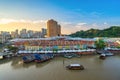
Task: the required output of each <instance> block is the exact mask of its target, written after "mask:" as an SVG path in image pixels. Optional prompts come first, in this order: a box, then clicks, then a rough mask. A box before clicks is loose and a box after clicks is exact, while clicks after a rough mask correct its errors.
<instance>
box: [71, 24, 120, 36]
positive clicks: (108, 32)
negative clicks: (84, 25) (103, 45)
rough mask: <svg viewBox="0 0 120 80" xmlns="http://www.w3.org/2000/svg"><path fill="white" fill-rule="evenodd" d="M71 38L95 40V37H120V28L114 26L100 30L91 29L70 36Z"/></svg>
mask: <svg viewBox="0 0 120 80" xmlns="http://www.w3.org/2000/svg"><path fill="white" fill-rule="evenodd" d="M69 36H71V37H82V38H93V37H120V26H112V27H110V28H107V29H104V30H99V29H89V30H87V31H83V30H81V31H77V32H76V33H73V34H71V35H69Z"/></svg>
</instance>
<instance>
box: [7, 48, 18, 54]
mask: <svg viewBox="0 0 120 80" xmlns="http://www.w3.org/2000/svg"><path fill="white" fill-rule="evenodd" d="M7 48H8V49H9V50H10V51H11V52H13V53H16V52H17V51H18V48H17V47H14V46H7Z"/></svg>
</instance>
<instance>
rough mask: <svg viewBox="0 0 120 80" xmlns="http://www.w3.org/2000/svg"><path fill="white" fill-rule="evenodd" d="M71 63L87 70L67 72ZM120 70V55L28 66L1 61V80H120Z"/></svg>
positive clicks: (13, 61)
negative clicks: (102, 58) (67, 67)
mask: <svg viewBox="0 0 120 80" xmlns="http://www.w3.org/2000/svg"><path fill="white" fill-rule="evenodd" d="M2 61H3V62H2ZM71 63H79V64H82V65H83V66H84V67H85V70H83V71H79V70H78V71H77V70H67V69H66V68H65V67H66V66H67V65H69V64H71ZM119 68H120V55H117V56H111V57H107V58H106V59H105V60H101V59H99V56H98V55H95V56H81V57H80V58H72V59H67V58H62V57H56V58H54V59H52V60H50V61H47V62H44V63H35V62H31V63H27V64H25V63H23V62H22V58H12V59H5V60H1V61H0V80H40V79H41V80H120V77H119V74H120V70H119ZM6 75H7V76H6ZM28 76H29V77H28Z"/></svg>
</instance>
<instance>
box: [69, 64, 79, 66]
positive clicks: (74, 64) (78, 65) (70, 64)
mask: <svg viewBox="0 0 120 80" xmlns="http://www.w3.org/2000/svg"><path fill="white" fill-rule="evenodd" d="M70 66H80V64H70Z"/></svg>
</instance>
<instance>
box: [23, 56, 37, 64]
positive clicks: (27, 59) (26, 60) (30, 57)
mask: <svg viewBox="0 0 120 80" xmlns="http://www.w3.org/2000/svg"><path fill="white" fill-rule="evenodd" d="M22 59H23V62H24V63H28V62H32V61H34V60H35V57H34V55H27V56H23V58H22Z"/></svg>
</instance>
